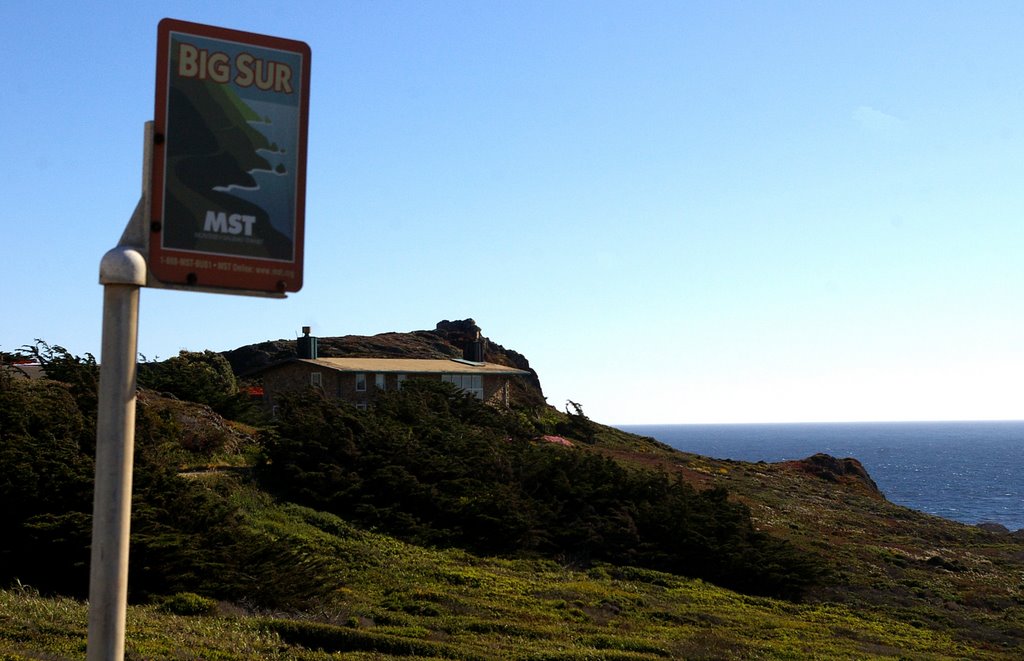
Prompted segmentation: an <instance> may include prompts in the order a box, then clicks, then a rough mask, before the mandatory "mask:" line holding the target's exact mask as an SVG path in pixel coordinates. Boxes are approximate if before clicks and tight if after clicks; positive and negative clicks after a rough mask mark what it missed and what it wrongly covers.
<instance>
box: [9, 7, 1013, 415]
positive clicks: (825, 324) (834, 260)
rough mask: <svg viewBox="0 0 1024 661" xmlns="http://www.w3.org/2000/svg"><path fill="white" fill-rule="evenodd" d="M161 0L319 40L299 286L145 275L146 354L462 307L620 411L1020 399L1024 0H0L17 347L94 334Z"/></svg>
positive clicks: (957, 408)
mask: <svg viewBox="0 0 1024 661" xmlns="http://www.w3.org/2000/svg"><path fill="white" fill-rule="evenodd" d="M167 12H172V13H167ZM164 17H171V18H177V19H182V20H186V21H192V22H197V23H204V24H209V25H215V26H220V27H227V28H233V29H238V30H245V31H249V32H256V33H260V34H267V35H273V36H278V37H285V38H289V39H296V40H301V41H304V42H306V43H308V44H309V45H310V48H311V50H312V76H311V80H310V90H311V96H310V119H309V150H308V160H307V168H308V174H307V177H308V181H307V187H306V200H307V202H306V204H307V206H306V219H305V228H306V229H305V231H306V241H305V270H304V283H305V284H304V286H303V288H302V290H301V291H299V292H297V293H293V294H290V295H289V296H288V298H287V299H284V300H279V299H268V298H256V297H248V296H235V295H224V294H208V293H195V292H181V291H169V290H161V289H153V288H146V289H144V290H143V291H142V292H141V314H140V322H139V351H140V353H141V354H143V355H144V356H145V357H146V358H147V359H163V358H169V357H171V356H174V355H176V354H177V353H178V351H179V350H182V349H188V350H193V351H197V350H203V349H211V350H215V351H222V350H228V349H233V348H236V347H239V346H242V345H245V344H250V343H254V342H260V341H263V340H268V339H279V338H289V339H290V338H295V337H297V336H298V335H300V334H301V328H302V327H303V326H311V327H312V328H313V333H314V334H315V335H320V336H339V335H348V334H358V335H372V334H376V333H382V332H388V331H412V330H420V329H432V328H433V327H434V325H435V324H436V323H437V322H438V321H440V320H443V319H465V318H469V317H472V318H473V319H475V320H476V322H477V323H478V324H479V325H480V327H481V328H482V329H483V333H484V335H486V336H487V337H489V338H490V339H491V340H493V341H495V342H497V343H499V344H501V345H503V346H504V347H506V348H509V349H514V350H516V351H518V352H520V353H522V354H523V355H524V356H526V357H527V358H528V359H529V361H530V365H531V366H532V367H533V368H534V369H535V370H536V371H537V373H538V374H539V376H540V380H541V384H542V386H543V388H544V393H545V395H546V397H547V400H548V402H549V403H550V404H552V405H553V406H555V407H557V408H559V409H563V408H565V406H566V402H567V400H572V401H573V402H577V403H579V404H580V405H582V407H583V410H584V412H585V413H586V414H587V415H588V416H589V417H591V418H592V419H594V420H597V421H599V422H603V423H608V424H642V423H665V424H668V423H735V422H801V421H808V422H809V421H858V420H864V421H869V420H874V421H888V420H961V419H962V420H981V419H1022V418H1024V392H1022V388H1021V384H1022V380H1024V296H1022V295H1021V294H1022V291H1024V259H1022V249H1024V222H1022V220H1024V186H1022V182H1024V126H1022V124H1021V121H1022V118H1024V107H1022V106H1024V94H1021V88H1022V84H1021V83H1022V82H1024V67H1022V62H1024V41H1022V40H1021V39H1020V35H1021V34H1024V7H1022V6H1021V5H1020V4H1019V3H1016V2H987V1H983V2H977V3H962V2H941V1H929V2H917V1H914V0H905V1H901V2H892V1H891V0H883V1H878V2H875V1H871V0H865V1H858V2H848V3H838V2H837V3H821V2H802V1H799V0H796V1H785V2H783V1H781V0H780V1H777V2H772V1H757V0H754V1H750V0H747V1H743V2H731V1H728V0H723V1H719V0H716V1H707V2H704V1H693V2H684V1H678V0H677V1H671V2H661V1H658V0H650V1H645V2H624V1H616V2H609V1H605V0H586V1H573V0H520V1H517V2H514V3H513V2H498V1H484V2H481V1H479V0H472V1H466V2H460V1H455V0H439V1H429V2H412V1H411V0H408V1H403V2H395V1H388V0H374V1H372V2H371V1H369V0H366V1H351V2H340V1H339V2H301V1H296V2H289V3H284V2H280V1H276V2H264V1H263V0H252V1H248V2H245V3H213V2H208V0H204V1H203V2H190V1H179V2H175V3H167V2H159V3H157V2H146V1H133V2H119V3H101V2H96V3H83V2H52V1H50V2H48V1H45V0H43V1H40V2H33V3H11V2H9V3H4V4H3V5H2V6H0V53H2V61H3V62H4V67H3V69H4V71H3V77H4V80H3V92H2V95H0V98H2V102H0V168H2V170H0V174H2V176H0V200H2V201H3V205H2V207H0V230H2V234H3V236H4V238H5V241H4V244H5V250H4V251H3V259H0V277H2V279H3V281H4V282H6V283H7V285H6V287H5V288H4V296H3V301H4V306H3V308H4V313H3V321H2V323H0V350H6V351H11V350H14V349H17V348H19V347H21V346H23V345H26V344H29V343H31V342H33V340H34V339H36V338H39V339H42V340H45V341H46V342H49V343H51V344H58V345H61V346H64V347H66V348H67V349H68V350H70V351H71V352H73V353H76V354H84V353H92V354H94V355H96V357H97V358H98V359H102V357H101V356H100V341H101V323H102V295H103V291H102V287H101V286H100V285H99V284H98V268H99V262H100V258H101V257H102V256H103V254H104V253H105V252H106V251H107V250H109V249H110V248H113V247H114V246H115V245H116V244H117V241H118V238H119V237H120V235H121V232H122V230H123V229H124V227H125V225H126V223H127V221H128V219H129V217H130V216H131V213H132V210H133V209H134V207H135V204H136V202H137V201H138V199H139V196H140V190H141V168H142V146H143V145H142V143H143V128H144V124H145V122H146V121H148V120H150V119H152V117H153V105H154V89H155V69H156V35H157V23H158V22H159V20H160V19H161V18H164Z"/></svg>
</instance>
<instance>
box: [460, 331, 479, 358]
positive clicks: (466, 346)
mask: <svg viewBox="0 0 1024 661" xmlns="http://www.w3.org/2000/svg"><path fill="white" fill-rule="evenodd" d="M462 357H463V358H464V359H465V360H471V361H473V362H474V363H482V362H484V342H483V340H482V339H480V330H479V329H477V330H476V331H475V332H470V333H467V334H466V335H465V336H464V337H463V342H462Z"/></svg>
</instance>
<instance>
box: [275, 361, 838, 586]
mask: <svg viewBox="0 0 1024 661" xmlns="http://www.w3.org/2000/svg"><path fill="white" fill-rule="evenodd" d="M579 416H580V418H582V417H583V416H582V412H579ZM279 420H280V424H279V428H278V435H277V436H276V438H275V439H274V440H273V441H272V442H270V443H269V444H268V447H267V460H268V461H267V462H266V464H265V466H264V470H263V475H264V479H265V480H266V484H267V485H268V486H270V487H271V488H273V489H276V490H277V491H278V492H279V493H281V494H282V495H284V496H285V497H287V498H290V499H293V500H295V501H297V502H300V503H303V504H306V505H309V506H311V507H315V508H318V509H324V510H328V511H331V512H333V513H336V514H338V515H341V516H343V517H346V518H348V519H351V520H354V521H357V522H359V523H361V524H363V525H368V526H373V527H376V528H379V529H381V530H383V531H387V532H388V533H391V534H395V535H398V536H400V537H403V538H405V539H408V540H410V541H413V542H416V543H425V544H436V545H451V546H460V547H463V548H467V549H470V550H473V551H475V552H479V553H488V554H524V553H526V554H540V555H544V556H549V557H556V558H561V559H563V560H564V561H569V562H573V563H578V564H587V563H589V562H591V561H598V560H599V561H604V562H611V563H616V564H631V565H637V566H643V567H649V568H653V569H659V570H663V571H669V572H675V573H680V574H685V575H690V576H697V577H701V578H705V579H707V580H710V581H714V582H716V583H718V584H721V585H724V586H726V587H730V588H734V589H737V590H740V591H744V592H749V593H754V594H764V595H774V596H783V597H787V598H795V597H798V596H799V595H800V593H801V592H802V591H803V590H804V589H805V588H806V587H808V586H809V585H810V584H812V583H813V582H814V581H815V580H816V579H817V578H818V577H819V575H820V566H819V564H818V563H817V561H815V560H814V559H813V558H811V557H809V556H807V555H805V554H803V553H802V552H799V551H797V550H796V549H795V548H793V547H791V546H790V545H788V544H787V543H785V542H782V541H779V540H776V539H774V538H771V537H769V536H766V535H763V534H760V533H758V532H756V531H755V530H754V528H753V526H752V524H751V522H750V515H749V512H748V511H747V509H746V508H745V507H744V506H742V505H739V504H737V503H734V502H731V501H729V500H728V498H727V493H726V492H725V491H724V490H720V489H716V490H710V491H705V492H697V491H695V490H694V489H693V488H691V487H690V486H688V485H687V484H685V483H684V482H682V481H681V480H673V479H669V478H668V477H667V476H664V475H656V474H652V473H647V472H641V471H631V470H627V469H625V468H623V467H622V466H620V465H619V464H617V463H615V462H613V461H612V460H610V459H607V458H605V457H602V456H600V455H598V454H596V453H593V452H588V451H584V450H578V449H568V448H563V447H558V446H551V445H547V444H538V443H533V442H531V441H530V439H529V437H528V436H526V435H524V432H523V431H521V430H519V429H517V426H516V425H517V422H516V420H517V419H516V418H515V417H514V416H503V415H502V414H500V413H499V412H497V411H495V410H493V409H491V408H489V407H486V406H484V405H482V404H480V403H479V402H477V401H476V400H474V399H472V398H470V397H466V396H465V395H463V394H462V393H460V392H458V391H457V390H456V389H454V388H452V387H450V386H448V385H447V384H441V383H432V382H419V381H417V382H414V383H413V382H411V383H410V384H409V385H408V386H407V387H406V388H404V389H403V390H402V391H400V392H392V393H388V395H387V396H386V397H383V398H382V399H380V400H379V402H378V404H377V405H376V406H375V407H374V409H373V410H372V411H370V412H367V413H362V412H359V411H356V410H354V409H352V408H350V407H348V406H346V405H342V404H339V403H335V402H331V401H327V400H325V399H323V398H322V397H320V396H318V395H317V394H315V393H313V392H308V393H305V394H302V395H296V396H294V397H292V398H291V399H288V400H286V401H285V402H283V404H282V405H281V407H280V409H279ZM578 422H579V423H582V422H583V421H582V419H581V420H580V421H578Z"/></svg>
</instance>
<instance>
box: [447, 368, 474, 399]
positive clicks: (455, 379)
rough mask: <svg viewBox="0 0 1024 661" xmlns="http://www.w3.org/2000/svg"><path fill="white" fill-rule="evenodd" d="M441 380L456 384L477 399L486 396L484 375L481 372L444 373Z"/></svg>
mask: <svg viewBox="0 0 1024 661" xmlns="http://www.w3.org/2000/svg"><path fill="white" fill-rule="evenodd" d="M441 380H442V381H445V382H447V383H450V384H452V385H454V386H455V387H456V388H458V389H459V390H462V391H464V392H467V393H469V394H470V395H472V396H473V397H476V398H477V399H483V398H484V385H483V377H482V376H481V375H479V374H442V375H441Z"/></svg>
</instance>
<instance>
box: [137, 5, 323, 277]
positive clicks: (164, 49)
mask: <svg viewBox="0 0 1024 661" xmlns="http://www.w3.org/2000/svg"><path fill="white" fill-rule="evenodd" d="M309 61H310V50H309V46H308V45H306V44H305V43H303V42H300V41H292V40H288V39H280V38H277V37H267V36H263V35H256V34H251V33H248V32H239V31H236V30H228V29H224V28H216V27H212V26H207V25H198V24H195V23H186V22H184V21H177V20H173V19H164V20H163V21H161V22H160V26H159V31H158V37H157V92H156V112H155V115H154V117H155V119H154V122H155V133H156V139H155V143H156V144H155V145H154V149H153V181H152V186H151V188H152V192H153V203H152V208H151V212H150V213H151V220H152V227H151V230H152V233H151V235H150V242H149V244H150V247H149V270H150V273H151V274H152V275H153V277H155V278H156V279H157V280H159V281H160V282H162V283H164V284H166V285H170V286H178V287H182V286H186V287H188V286H191V287H197V288H203V289H215V290H216V289H223V290H243V291H239V292H238V293H247V292H252V293H271V294H282V295H283V294H284V292H287V291H298V290H299V289H300V288H301V287H302V257H303V237H304V212H305V189H306V133H307V121H308V116H309V69H310V62H309Z"/></svg>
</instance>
